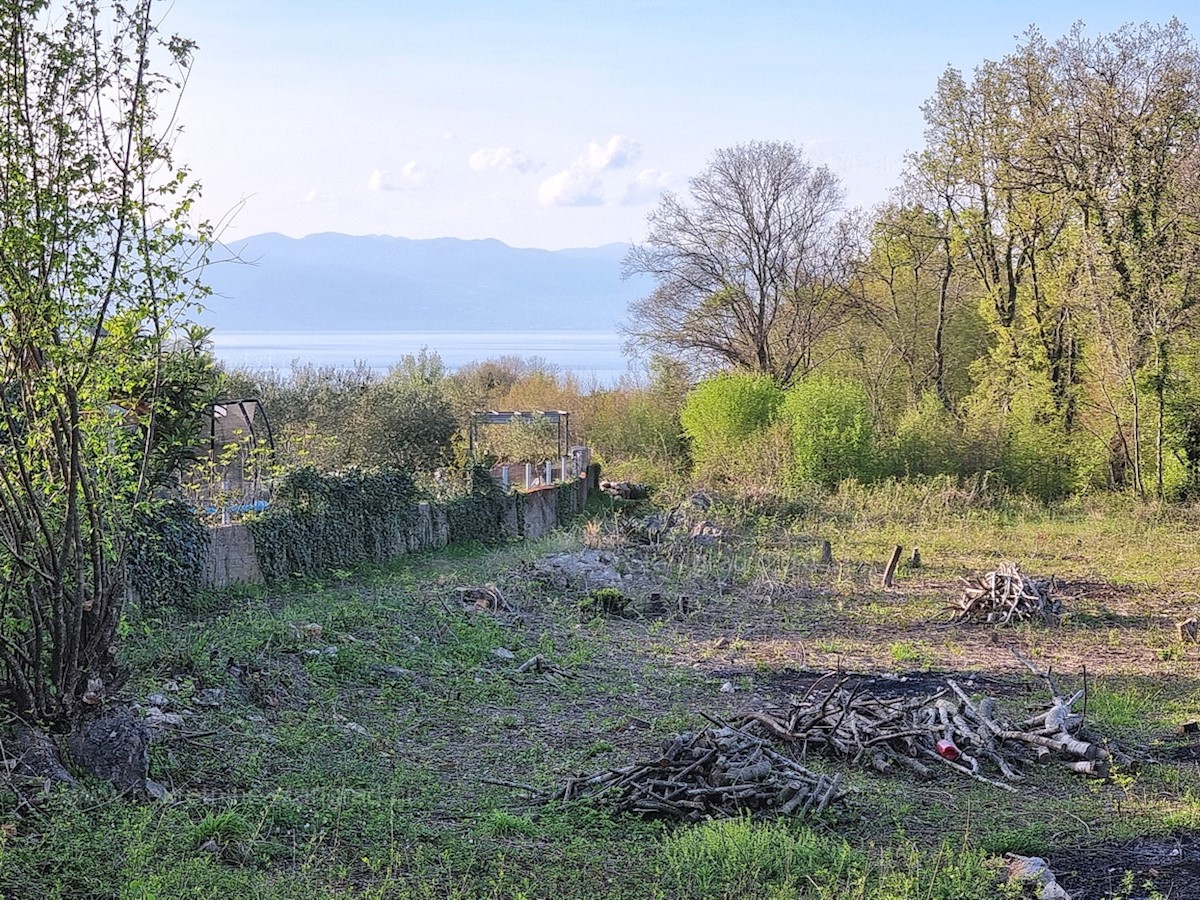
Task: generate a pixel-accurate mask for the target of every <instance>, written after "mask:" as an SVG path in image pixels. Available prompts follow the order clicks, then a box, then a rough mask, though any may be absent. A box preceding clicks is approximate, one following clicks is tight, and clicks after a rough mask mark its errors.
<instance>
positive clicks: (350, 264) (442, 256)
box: [200, 234, 650, 331]
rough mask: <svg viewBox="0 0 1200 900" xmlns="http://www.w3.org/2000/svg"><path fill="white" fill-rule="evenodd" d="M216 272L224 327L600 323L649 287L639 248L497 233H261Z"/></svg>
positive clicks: (209, 277) (215, 306) (234, 247)
mask: <svg viewBox="0 0 1200 900" xmlns="http://www.w3.org/2000/svg"><path fill="white" fill-rule="evenodd" d="M229 250H230V251H231V252H232V253H233V254H234V255H235V256H236V258H237V260H240V262H239V261H232V262H218V263H215V264H213V265H210V266H209V267H208V269H206V271H205V276H204V278H205V281H206V282H207V283H208V284H209V285H210V286H211V287H212V288H213V296H211V297H210V298H209V299H208V300H207V301H206V303H205V306H206V309H205V312H204V313H203V314H202V315H201V317H200V319H201V321H202V322H204V323H205V324H207V325H212V326H215V327H216V328H217V329H218V330H221V331H349V330H379V331H420V330H446V331H452V330H476V329H477V330H483V331H492V330H497V331H502V330H510V331H515V330H558V329H562V330H597V331H607V330H612V329H614V328H615V326H616V324H617V322H618V321H620V320H621V319H623V318H624V316H625V313H626V309H627V308H628V306H629V303H630V302H631V301H633V300H635V299H636V298H638V297H641V296H643V295H644V294H646V293H647V292H648V291H649V290H650V287H649V283H648V281H647V280H646V279H644V278H636V279H629V280H628V281H623V280H622V279H621V260H622V259H623V258H624V256H625V254H626V253H627V252H628V250H629V245H627V244H606V245H605V246H603V247H593V248H584V249H577V250H555V251H551V250H528V249H526V250H521V249H515V248H513V247H509V246H507V245H506V244H502V243H501V242H500V241H496V240H482V241H464V240H459V239H457V238H438V239H435V240H409V239H407V238H396V237H382V236H376V235H371V236H365V237H351V236H349V235H344V234H316V235H311V236H309V237H305V238H289V237H285V236H284V235H281V234H261V235H257V236H255V237H251V238H246V239H244V240H240V241H235V242H232V243H231V244H229Z"/></svg>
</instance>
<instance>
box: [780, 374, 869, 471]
mask: <svg viewBox="0 0 1200 900" xmlns="http://www.w3.org/2000/svg"><path fill="white" fill-rule="evenodd" d="M782 414H783V417H784V418H785V419H786V420H787V421H788V422H790V424H791V431H792V451H793V461H794V464H795V469H794V472H793V476H794V477H795V479H796V480H797V481H800V482H817V483H819V484H822V485H825V486H827V487H833V486H834V485H836V484H838V482H840V481H843V480H844V479H847V478H858V479H860V480H869V479H870V478H872V477H874V476H875V474H876V470H877V466H876V458H875V447H874V432H875V429H874V425H873V422H872V419H871V404H870V400H869V399H868V398H867V392H866V391H865V390H863V387H862V385H861V384H859V383H858V382H856V381H851V380H850V379H845V378H830V377H823V376H818V377H813V378H807V379H805V380H804V381H802V382H800V383H799V384H797V385H795V386H794V387H793V388H791V389H790V390H789V391H788V392H787V398H786V400H785V401H784V403H783V412H782Z"/></svg>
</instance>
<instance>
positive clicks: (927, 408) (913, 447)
mask: <svg viewBox="0 0 1200 900" xmlns="http://www.w3.org/2000/svg"><path fill="white" fill-rule="evenodd" d="M963 449H964V448H963V436H962V426H961V425H960V424H959V422H958V420H957V419H955V418H954V416H953V414H951V413H950V411H949V410H947V409H946V407H945V406H943V405H942V402H941V401H940V400H939V399H938V398H937V395H936V394H934V393H932V392H927V393H925V394H923V395H922V396H921V399H920V400H919V401H918V402H917V405H916V406H914V407H910V408H909V409H907V410H905V411H904V413H903V414H902V415H901V416H900V421H899V422H897V423H896V433H895V435H893V437H892V441H891V446H890V447H889V452H888V469H889V470H890V472H891V474H893V475H896V476H903V477H911V476H913V475H953V474H958V473H960V472H961V471H962V469H963Z"/></svg>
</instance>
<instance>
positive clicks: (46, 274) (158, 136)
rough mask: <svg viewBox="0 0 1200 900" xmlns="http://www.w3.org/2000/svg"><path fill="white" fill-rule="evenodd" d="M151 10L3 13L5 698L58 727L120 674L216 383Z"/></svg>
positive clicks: (0, 495)
mask: <svg viewBox="0 0 1200 900" xmlns="http://www.w3.org/2000/svg"><path fill="white" fill-rule="evenodd" d="M153 7H154V4H153V3H152V2H150V0H138V2H134V3H131V4H128V5H124V4H116V5H111V6H105V7H104V8H103V9H102V8H101V7H100V6H97V5H95V4H92V3H90V2H82V0H81V2H68V3H64V4H54V5H53V6H52V5H51V4H50V3H47V2H43V0H17V2H14V3H10V4H7V5H6V8H5V12H4V15H3V17H0V143H2V144H3V147H4V162H3V165H2V166H0V256H2V258H3V265H0V695H2V696H3V699H4V701H5V702H6V703H7V705H8V706H9V707H10V709H12V710H14V711H16V712H17V713H19V714H21V715H23V716H27V717H29V718H31V719H33V720H36V721H40V722H46V723H53V724H55V725H56V726H58V727H67V726H69V725H71V724H73V723H74V722H75V721H76V720H78V719H79V718H80V717H81V716H82V715H84V714H85V713H86V712H87V711H88V709H89V706H91V705H94V704H95V703H96V702H97V698H99V697H101V696H102V695H103V693H104V691H105V690H106V688H107V687H110V686H112V685H114V683H115V682H116V681H117V680H118V679H119V677H120V673H119V670H118V668H117V666H116V660H115V658H114V653H113V649H112V648H113V646H114V641H115V639H116V635H117V630H118V628H119V626H120V622H121V611H122V606H123V602H124V591H123V582H124V577H125V562H126V554H127V551H128V548H129V544H130V540H131V538H132V537H133V534H134V530H135V522H136V520H137V518H138V517H139V516H141V517H144V516H146V515H149V514H151V513H150V507H151V506H152V502H151V498H152V496H153V494H154V491H155V489H156V488H157V487H159V486H160V485H162V484H163V483H165V482H166V481H167V480H168V479H169V476H170V474H171V472H172V471H173V470H174V469H175V467H176V465H177V464H178V463H179V462H180V460H181V459H182V457H183V455H184V454H185V452H186V451H187V449H188V448H189V446H190V444H191V442H192V440H193V437H194V434H195V423H196V420H197V416H198V413H199V410H200V409H201V408H202V406H203V404H204V402H205V401H206V400H207V399H208V397H209V396H210V395H211V391H212V389H213V387H214V383H215V381H214V376H213V371H212V361H211V357H210V355H209V354H208V352H207V350H206V346H205V341H206V337H207V335H206V333H205V332H204V331H203V330H202V329H198V328H195V327H193V326H190V325H189V321H188V319H189V316H190V314H191V312H192V311H193V310H192V308H193V304H194V301H195V299H196V297H197V296H198V295H199V294H202V291H201V290H200V289H199V288H198V287H197V285H196V284H195V283H194V279H193V274H192V273H193V271H194V267H195V266H197V265H198V264H199V262H200V260H201V258H202V257H203V255H204V252H205V246H206V241H207V236H208V229H207V228H206V227H205V226H203V225H201V226H200V227H199V228H198V229H197V226H196V225H195V223H193V222H191V221H190V215H189V211H190V207H191V204H192V202H193V199H194V196H195V187H194V185H193V184H192V183H191V179H190V176H189V174H188V172H187V170H186V169H183V168H181V167H179V166H177V165H176V164H175V163H174V162H173V160H172V158H171V146H172V144H173V141H174V138H173V135H172V134H170V122H169V117H164V120H162V121H160V120H159V119H158V118H157V115H156V113H157V108H158V105H159V104H162V103H166V104H167V105H169V104H170V98H171V97H172V96H173V95H174V94H175V93H176V90H177V87H178V82H179V80H180V79H181V78H182V76H183V73H184V72H185V70H186V68H187V66H188V64H189V61H190V56H191V51H192V45H191V44H190V43H189V42H187V41H185V40H181V39H179V38H173V37H166V38H164V37H160V36H159V35H158V34H157V33H156V15H155V13H154V10H153Z"/></svg>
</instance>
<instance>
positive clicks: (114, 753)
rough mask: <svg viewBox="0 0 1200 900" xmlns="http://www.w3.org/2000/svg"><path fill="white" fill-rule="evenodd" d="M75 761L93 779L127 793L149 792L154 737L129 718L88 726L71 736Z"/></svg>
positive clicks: (69, 744) (70, 747) (97, 721)
mask: <svg viewBox="0 0 1200 900" xmlns="http://www.w3.org/2000/svg"><path fill="white" fill-rule="evenodd" d="M67 751H68V752H69V753H70V755H71V761H72V762H73V763H74V764H75V765H76V766H78V767H79V768H80V769H82V770H83V771H85V772H87V773H88V774H89V775H93V776H95V777H96V778H100V779H103V780H104V781H109V782H111V783H112V784H113V785H114V786H116V787H117V788H120V789H121V790H123V791H130V790H138V791H142V790H145V789H146V776H147V774H148V773H149V771H150V733H149V731H148V730H147V729H146V727H145V726H144V725H143V724H142V723H140V722H136V721H134V720H133V719H132V718H130V717H129V716H122V715H116V716H107V717H105V718H103V719H95V720H93V721H91V722H86V723H84V724H83V725H82V726H80V728H79V729H78V730H76V731H73V732H71V733H70V734H69V735H67Z"/></svg>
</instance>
